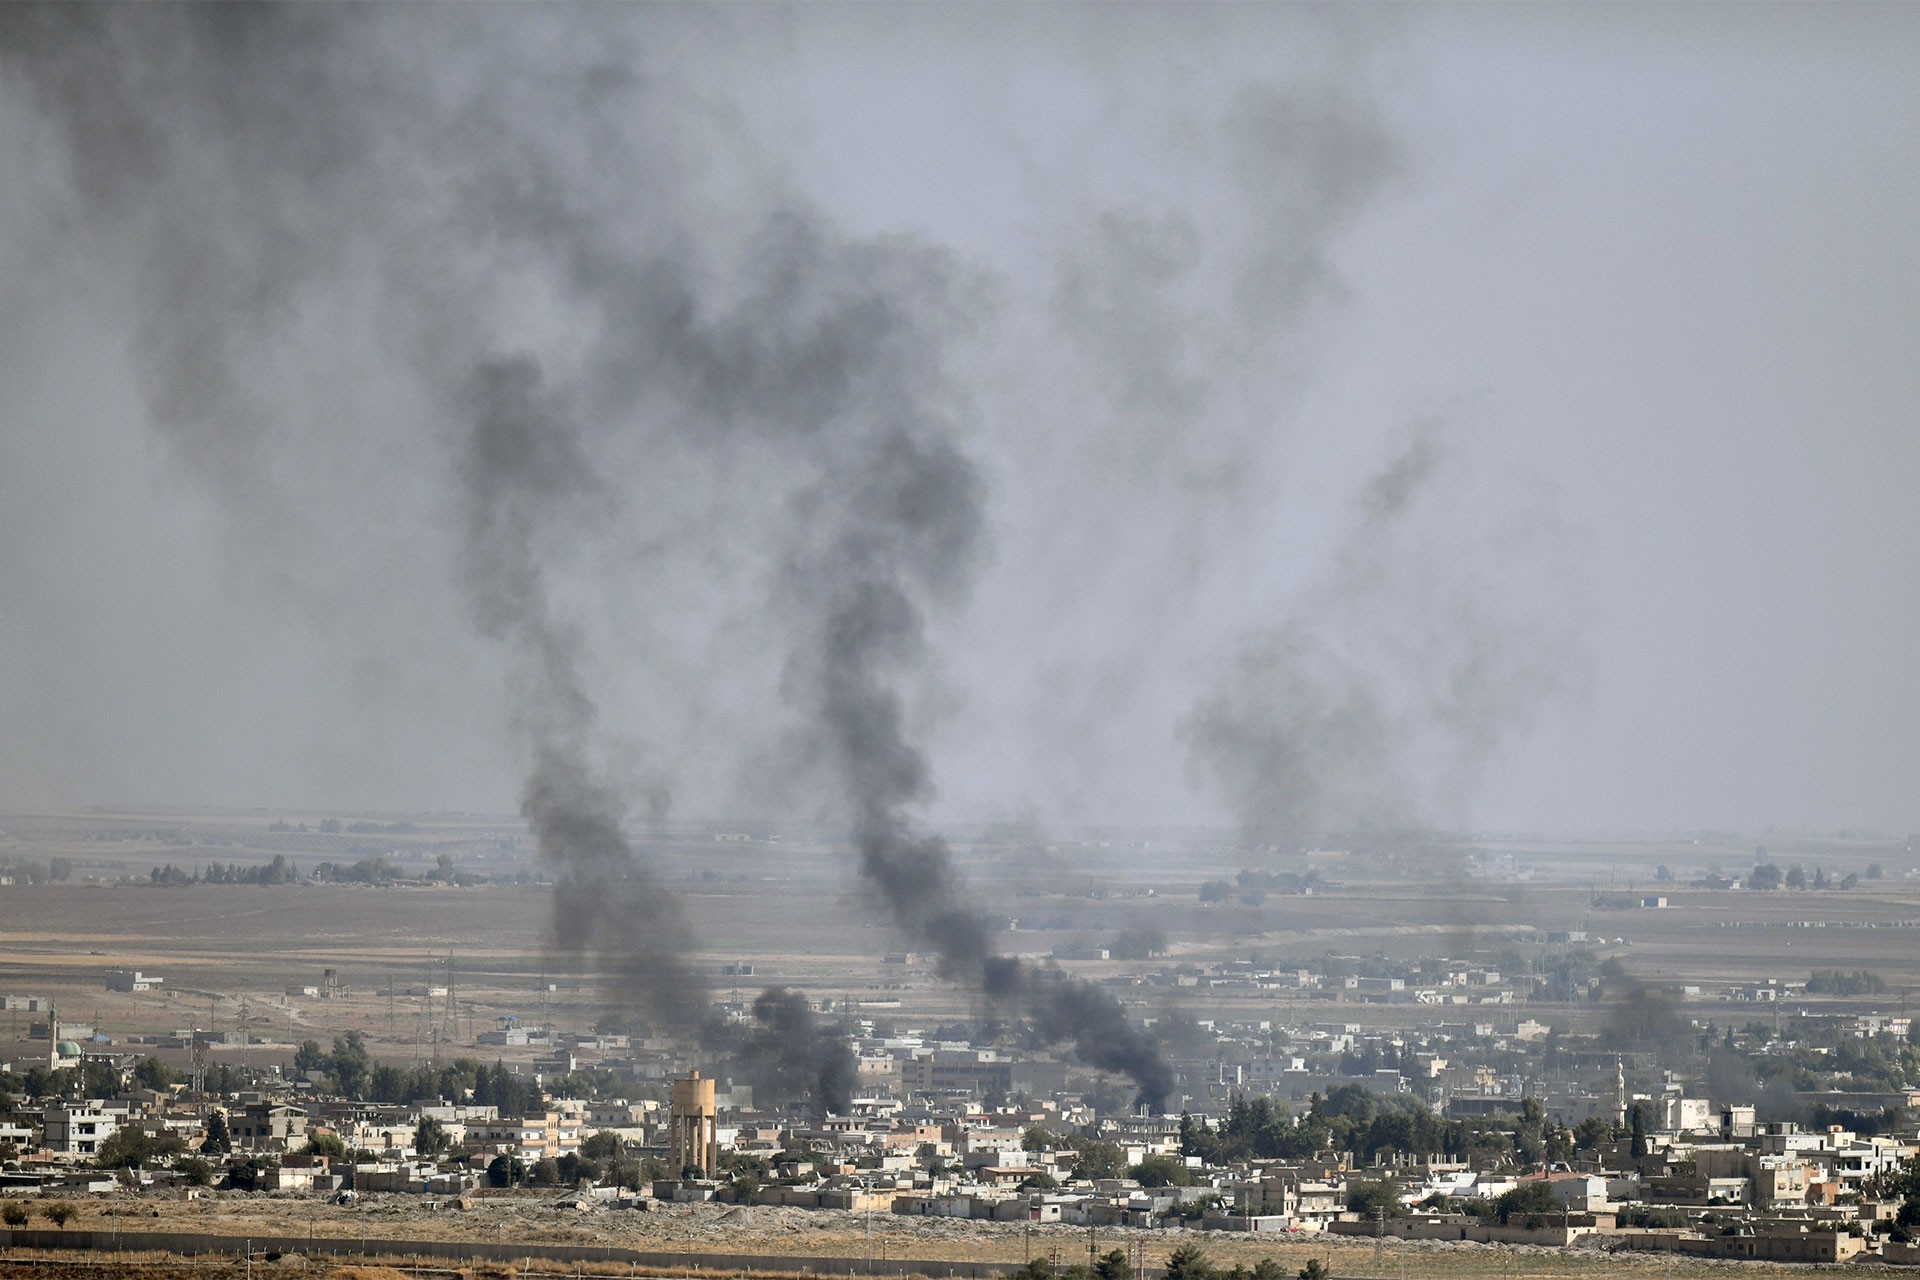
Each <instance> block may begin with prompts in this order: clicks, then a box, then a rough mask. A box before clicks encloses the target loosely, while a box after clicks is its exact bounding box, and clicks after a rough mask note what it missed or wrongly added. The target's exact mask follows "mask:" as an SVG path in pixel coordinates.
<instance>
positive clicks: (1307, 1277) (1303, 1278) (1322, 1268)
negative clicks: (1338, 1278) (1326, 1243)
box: [1300, 1258, 1333, 1280]
mask: <svg viewBox="0 0 1920 1280" xmlns="http://www.w3.org/2000/svg"><path fill="white" fill-rule="evenodd" d="M1300 1280H1333V1272H1331V1271H1329V1270H1327V1264H1326V1263H1324V1262H1322V1261H1320V1259H1318V1258H1308V1259H1307V1265H1306V1266H1304V1267H1302V1268H1300Z"/></svg>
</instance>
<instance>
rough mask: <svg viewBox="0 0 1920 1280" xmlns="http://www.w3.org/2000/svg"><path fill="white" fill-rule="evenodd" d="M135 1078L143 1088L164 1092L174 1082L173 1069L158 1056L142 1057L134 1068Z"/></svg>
mask: <svg viewBox="0 0 1920 1280" xmlns="http://www.w3.org/2000/svg"><path fill="white" fill-rule="evenodd" d="M133 1078H134V1081H135V1082H136V1083H137V1084H139V1085H140V1086H141V1087H142V1088H146V1089H152V1090H154V1091H155V1092H157V1093H164V1092H165V1091H166V1089H167V1086H168V1085H170V1084H172V1083H173V1069H172V1068H171V1067H169V1066H167V1064H166V1063H164V1062H162V1061H160V1059H158V1058H142V1059H141V1060H140V1065H139V1066H137V1067H135V1068H134V1069H133Z"/></svg>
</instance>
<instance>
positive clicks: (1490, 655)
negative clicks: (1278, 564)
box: [1180, 417, 1581, 845]
mask: <svg viewBox="0 0 1920 1280" xmlns="http://www.w3.org/2000/svg"><path fill="white" fill-rule="evenodd" d="M1471 445H1472V438H1471V432H1470V431H1469V430H1468V429H1467V428H1465V427H1463V426H1462V425H1461V424H1460V423H1459V422H1457V421H1455V420H1453V419H1451V418H1448V417H1431V418H1427V419H1424V420H1422V421H1420V422H1418V423H1417V424H1415V425H1414V427H1413V428H1411V429H1410V430H1409V431H1408V432H1407V433H1406V435H1405V439H1404V440H1403V442H1402V443H1401V446H1400V447H1399V448H1398V449H1397V450H1396V451H1395V452H1394V454H1393V456H1391V457H1390V458H1388V459H1387V460H1386V461H1385V462H1384V463H1382V464H1381V465H1380V466H1379V467H1377V468H1376V469H1375V470H1374V471H1373V473H1372V474H1371V475H1369V476H1368V477H1367V479H1366V481H1365V483H1364V484H1363V485H1361V487H1360V488H1359V489H1358V491H1357V492H1356V493H1355V494H1354V495H1353V496H1352V498H1351V500H1350V502H1349V504H1348V506H1349V510H1350V515H1349V523H1348V528H1347V532H1346V535H1345V537H1344V539H1343V540H1342V542H1341V543H1340V545H1339V547H1338V549H1337V551H1336V553H1335V554H1334V555H1333V556H1332V557H1331V559H1330V560H1329V561H1328V562H1327V563H1326V564H1324V565H1323V566H1321V567H1320V569H1319V571H1318V573H1317V575H1316V576H1315V577H1314V578H1313V579H1312V580H1311V581H1310V582H1309V584H1308V586H1307V587H1306V589H1304V590H1303V591H1302V592H1301V593H1300V595H1299V597H1298V598H1297V599H1294V600H1292V601H1289V602H1287V604H1286V605H1285V606H1284V607H1283V608H1282V609H1281V610H1280V611H1279V612H1280V614H1281V616H1280V617H1279V619H1278V620H1277V621H1276V622H1274V623H1273V624H1272V625H1270V626H1267V627H1263V628H1259V629H1256V630H1254V631H1251V632H1249V633H1248V634H1246V635H1244V636H1242V637H1240V639H1239V641H1238V643H1237V645H1236V646H1235V648H1234V650H1233V653H1232V655H1231V657H1230V658H1229V659H1228V661H1227V662H1226V663H1225V664H1224V668H1223V670H1221V672H1220V673H1219V674H1218V676H1217V678H1216V680H1215V682H1214V684H1213V686H1212V687H1211V688H1210V689H1208V690H1207V692H1206V693H1205V694H1204V695H1203V696H1202V697H1200V698H1199V699H1197V700H1196V702H1195V703H1194V705H1193V707H1192V709H1191V711H1190V712H1189V714H1188V715H1187V717H1186V718H1185V720H1184V721H1183V723H1182V724H1181V727H1180V732H1181V734H1182V736H1183V738H1184V739H1185V741H1186V744H1187V747H1188V750H1189V753H1190V754H1189V760H1190V767H1191V776H1192V777H1193V779H1194V781H1196V782H1197V783H1200V784H1202V785H1205V786H1209V787H1211V788H1213V789H1215V790H1217V791H1218V792H1219V793H1220V794H1221V795H1222V796H1223V797H1224V798H1225V799H1226V801H1227V804H1228V807H1229V809H1230V811H1231V812H1232V813H1233V814H1234V816H1235V818H1236V819H1237V820H1238V822H1239V824H1240V827H1241V831H1242V834H1243V836H1244V837H1245V838H1247V839H1248V840H1250V841H1252V842H1254V843H1256V844H1261V845H1275V844H1279V845H1287V844H1290V843H1294V842H1298V841H1301V840H1307V839H1311V838H1313V837H1315V836H1318V835H1324V834H1326V833H1329V832H1350V831H1353V830H1355V829H1365V828H1371V829H1374V830H1376V831H1377V830H1382V829H1395V828H1400V829H1404V828H1408V827H1415V826H1419V825H1421V824H1424V823H1427V822H1432V821H1435V820H1436V819H1437V820H1440V821H1457V820H1458V819H1459V818H1460V817H1461V816H1462V809H1463V806H1464V804H1465V802H1466V800H1467V798H1468V797H1470V796H1471V794H1472V793H1473V791H1474V789H1475V787H1476V786H1477V784H1478V782H1479V779H1480V776H1481V774H1482V773H1483V771H1484V770H1485V768H1486V766H1487V764H1488V762H1489V761H1490V760H1491V759H1493V758H1494V756H1495V755H1496V754H1497V753H1498V752H1499V751H1500V750H1501V749H1502V748H1503V747H1505V746H1506V745H1507V744H1508V743H1509V742H1510V741H1511V740H1512V739H1513V738H1514V736H1515V735H1516V734H1518V733H1519V732H1521V731H1523V730H1524V729H1525V728H1526V727H1527V726H1528V725H1529V724H1530V723H1532V721H1533V719H1534V718H1535V717H1536V716H1537V715H1538V714H1539V712H1540V710H1541V708H1542V707H1543V706H1545V705H1546V704H1547V703H1548V702H1549V701H1550V700H1551V699H1552V698H1553V697H1555V696H1557V695H1558V694H1560V693H1561V692H1563V691H1564V690H1566V689H1567V688H1568V687H1569V686H1570V685H1571V684H1572V683H1573V682H1575V681H1577V679H1578V676H1579V672H1580V669H1581V663H1580V660H1579V656H1578V655H1579V648H1578V642H1577V628H1578V621H1579V613H1578V610H1577V608H1575V606H1574V605H1573V603H1572V596H1573V593H1574V592H1575V591H1576V590H1577V581H1576V579H1575V576H1574V575H1573V574H1572V573H1571V571H1570V569H1569V568H1568V566H1567V564H1566V563H1565V561H1564V559H1563V553H1564V549H1565V547H1566V543H1567V532H1566V530H1565V528H1564V527H1563V526H1561V525H1560V523H1559V522H1558V520H1557V519H1555V518H1554V517H1553V515H1552V514H1551V511H1550V510H1549V509H1548V508H1547V507H1546V506H1545V505H1544V504H1543V503H1541V502H1539V501H1538V500H1537V499H1536V498H1534V497H1533V496H1532V494H1531V490H1532V487H1533V486H1532V484H1531V482H1530V481H1529V478H1528V477H1527V476H1526V475H1525V473H1524V472H1523V471H1519V470H1516V469H1513V468H1511V467H1509V466H1507V465H1505V464H1502V463H1500V462H1499V461H1498V460H1497V459H1494V458H1491V457H1489V456H1485V455H1483V454H1481V453H1477V452H1476V451H1475V450H1474V449H1473V448H1472V447H1471Z"/></svg>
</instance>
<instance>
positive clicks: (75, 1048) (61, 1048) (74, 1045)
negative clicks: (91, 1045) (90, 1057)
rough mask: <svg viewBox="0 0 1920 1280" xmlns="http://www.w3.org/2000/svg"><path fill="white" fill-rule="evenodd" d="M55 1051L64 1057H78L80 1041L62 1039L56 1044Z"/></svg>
mask: <svg viewBox="0 0 1920 1280" xmlns="http://www.w3.org/2000/svg"><path fill="white" fill-rule="evenodd" d="M53 1051H54V1052H55V1053H57V1054H59V1055H60V1056H61V1057H63V1058H77V1057H79V1056H80V1042H79V1041H77V1040H62V1041H61V1042H60V1043H59V1044H58V1045H56V1046H54V1050H53Z"/></svg>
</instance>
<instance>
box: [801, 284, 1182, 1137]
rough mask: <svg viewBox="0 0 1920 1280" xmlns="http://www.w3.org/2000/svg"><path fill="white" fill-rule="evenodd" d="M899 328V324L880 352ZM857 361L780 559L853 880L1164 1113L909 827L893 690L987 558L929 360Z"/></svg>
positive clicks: (963, 971) (953, 964)
mask: <svg viewBox="0 0 1920 1280" xmlns="http://www.w3.org/2000/svg"><path fill="white" fill-rule="evenodd" d="M872 301H873V302H874V304H875V305H879V300H877V299H876V300H872ZM909 328H910V324H909V317H905V316H901V317H898V318H897V320H896V322H895V323H894V324H892V325H890V326H888V331H889V332H890V333H891V334H892V335H894V336H892V337H889V339H888V341H890V342H891V341H898V340H899V338H898V335H899V334H900V333H901V332H903V331H906V330H908V329H909ZM864 367H865V370H866V371H867V372H869V373H880V374H883V375H884V376H881V377H879V378H878V379H877V380H875V381H874V382H873V383H872V384H871V385H868V386H861V385H860V380H859V379H849V380H848V385H849V387H850V388H852V389H853V393H852V394H851V395H850V398H849V400H848V403H847V405H846V406H845V410H844V411H843V412H842V413H841V414H839V415H837V416H836V419H835V422H834V424H833V425H834V428H835V429H836V430H837V432H838V433H839V435H840V439H839V440H838V441H836V443H835V445H834V446H833V452H834V454H835V455H837V456H836V462H837V465H835V466H834V467H833V469H832V471H831V473H830V475H829V476H828V477H827V478H826V479H825V480H824V481H823V482H822V483H821V484H820V485H818V486H816V487H815V488H814V489H813V490H812V491H811V492H810V493H808V494H807V495H805V496H804V498H803V499H802V500H801V502H800V503H799V504H798V505H799V510H800V512H801V514H802V517H803V520H804V524H803V533H802V535H801V536H800V537H799V538H798V539H797V542H798V544H799V545H800V546H802V547H803V548H805V550H804V551H803V553H802V554H800V555H798V556H796V557H795V558H794V560H793V561H792V562H791V564H790V566H789V582H788V590H787V592H786V595H787V599H788V602H789V607H790V608H792V609H794V610H795V611H796V612H797V613H798V614H799V616H800V618H801V619H802V622H801V626H800V635H801V637H802V638H803V639H804V640H805V641H806V643H804V644H803V645H802V646H801V647H799V648H798V649H796V651H795V653H794V656H793V660H792V665H791V668H790V676H791V681H790V696H792V697H793V698H794V699H795V700H796V701H797V702H798V703H799V704H800V705H801V706H802V707H804V708H806V709H808V710H810V711H812V712H813V713H814V714H816V715H817V716H818V718H819V722H820V724H821V726H822V728H823V730H824V733H825V744H826V747H827V750H828V753H829V756H830V758H831V761H832V763H833V766H834V771H835V773H836V775H837V777H838V780H839V782H840V784H841V786H842V788H843V790H844V793H845V796H846V799H847V801H848V803H849V805H850V806H851V808H852V818H853V828H854V830H853V834H854V842H855V845H856V847H857V850H858V854H859V859H860V869H861V872H862V874H863V875H864V876H865V877H866V879H867V881H868V882H869V883H870V884H871V885H872V887H873V888H874V890H875V892H876V893H877V895H878V896H879V898H880V900H881V901H882V902H883V903H884V904H885V905H886V907H887V909H888V910H889V911H890V912H891V914H892V915H893V917H894V920H895V922H896V923H897V924H898V926H899V927H900V929H901V930H902V931H903V932H904V933H905V934H907V936H908V937H910V938H912V939H913V940H914V941H915V942H916V943H917V944H918V945H921V946H925V947H927V948H929V949H931V950H933V951H934V952H936V953H937V955H938V966H939V971H940V973H941V974H942V975H943V976H944V977H946V978H948V979H949V980H953V981H959V982H964V983H968V984H970V985H974V986H977V987H978V989H979V990H981V991H982V992H983V993H984V994H985V995H986V996H987V997H988V998H989V999H990V1000H992V1001H994V1002H995V1003H997V1004H1000V1005H1001V1006H1002V1007H1005V1008H1008V1009H1011V1010H1014V1011H1016V1012H1018V1013H1021V1014H1024V1015H1026V1016H1028V1017H1030V1018H1031V1020H1032V1022H1033V1025H1034V1027H1035V1028H1036V1029H1037V1030H1038V1031H1039V1032H1040V1033H1041V1034H1042V1035H1043V1036H1044V1037H1045V1038H1046V1039H1047V1040H1049V1041H1050V1042H1055V1043H1059V1042H1067V1043H1071V1044H1072V1046H1073V1048H1074V1051H1075V1052H1076V1053H1077V1054H1078V1056H1079V1057H1080V1058H1081V1059H1082V1060H1083V1061H1086V1062H1088V1063H1089V1064H1091V1065H1094V1066H1098V1067H1102V1068H1105V1069H1108V1070H1113V1071H1119V1072H1123V1073H1125V1074H1126V1075H1128V1076H1129V1077H1130V1078H1131V1079H1132V1080H1133V1081H1134V1083H1135V1085H1136V1087H1137V1088H1138V1090H1139V1097H1140V1100H1141V1101H1142V1102H1145V1103H1158V1102H1159V1101H1160V1100H1161V1099H1162V1098H1164V1097H1165V1095H1166V1094H1167V1093H1169V1092H1170V1091H1171V1088H1172V1076H1171V1072H1170V1071H1169V1070H1168V1068H1167V1066H1166V1064H1165V1063H1164V1061H1163V1060H1162V1059H1161V1057H1160V1054H1159V1051H1158V1048H1157V1046H1156V1045H1155V1044H1154V1043H1153V1041H1152V1040H1151V1039H1150V1038H1148V1037H1147V1036H1145V1035H1144V1034H1142V1033H1140V1032H1139V1031H1138V1030H1137V1029H1136V1028H1134V1027H1133V1026H1132V1025H1131V1024H1130V1023H1129V1022H1128V1020H1127V1018H1126V1016H1125V1014H1124V1011H1123V1010H1122V1009H1121V1007H1120V1005H1119V1003H1118V1002H1117V1001H1115V1000H1114V999H1113V998H1112V997H1111V996H1109V995H1107V994H1106V993H1104V992H1101V991H1099V990H1097V989H1096V988H1093V987H1091V986H1090V985H1088V984H1087V983H1085V982H1083V981H1081V980H1078V979H1074V978H1070V977H1067V976H1065V975H1063V974H1060V973H1058V972H1054V971H1036V970H1033V969H1031V968H1030V967H1028V966H1025V965H1023V964H1022V963H1021V962H1020V961H1019V960H1018V959H1017V958H1014V957H1011V956H1004V955H999V954H996V952H995V950H994V946H993V943H994V927H993V925H992V923H991V921H990V920H989V919H988V917H987V916H985V915H984V914H983V913H982V912H981V911H980V910H979V909H978V908H977V907H975V906H973V905H971V904H970V902H969V901H968V890H967V886H966V885H965V884H964V882H963V881H962V879H961V877H960V876H959V874H958V873H957V871H956V869H955V867H954V865H953V857H952V853H951V851H950V850H949V848H948V847H947V845H946V842H945V841H944V840H942V839H940V838H939V837H938V836H936V835H932V834H929V833H917V832H916V831H915V830H914V828H913V824H912V822H911V821H910V819H909V817H908V811H909V809H910V807H911V806H913V805H916V804H921V803H924V802H926V801H927V800H929V799H931V798H932V796H933V792H934V787H933V780H932V777H931V774H930V771H929V769H928V766H927V762H926V758H925V756H924V755H923V754H922V752H921V751H920V750H919V749H918V748H916V747H915V746H914V745H913V743H912V742H911V741H910V739H909V736H908V732H907V728H906V723H905V721H906V713H905V708H904V705H903V699H902V696H901V692H900V688H899V684H900V682H901V681H903V680H905V679H907V678H909V677H910V676H911V675H913V674H914V673H915V672H917V671H918V670H920V669H921V668H923V667H924V666H925V664H926V662H927V652H926V650H927V644H926V637H925V614H924V609H925V608H926V607H937V606H941V605H951V604H952V603H953V602H954V600H955V599H956V598H957V597H958V596H959V595H960V594H961V593H962V592H963V591H964V590H965V589H966V587H967V586H968V584H969V581H970V579H971V577H972V575H973V573H974V571H975V569H976V567H977V564H978V561H979V559H980V558H981V557H982V556H983V554H984V546H983V544H984V540H985V533H984V531H985V517H984V513H983V502H984V489H985V486H984V484H983V482H982V480H981V478H980V475H979V471H978V468H977V466H976V465H975V464H973V463H972V462H970V461H969V460H968V459H967V458H966V456H965V454H964V453H963V452H962V451H961V449H960V447H959V444H958V442H957V435H958V428H957V425H956V424H955V423H954V421H953V420H952V418H951V416H950V415H949V414H948V413H946V412H943V411H942V408H941V397H940V394H939V391H940V388H939V386H938V384H937V376H938V369H937V365H936V364H934V363H932V362H930V361H902V360H888V361H875V362H871V363H868V364H866V365H865V366H864ZM908 375H912V376H913V377H915V378H920V379H926V380H927V382H926V383H924V384H916V383H915V382H912V381H908V380H907V376H908Z"/></svg>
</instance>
